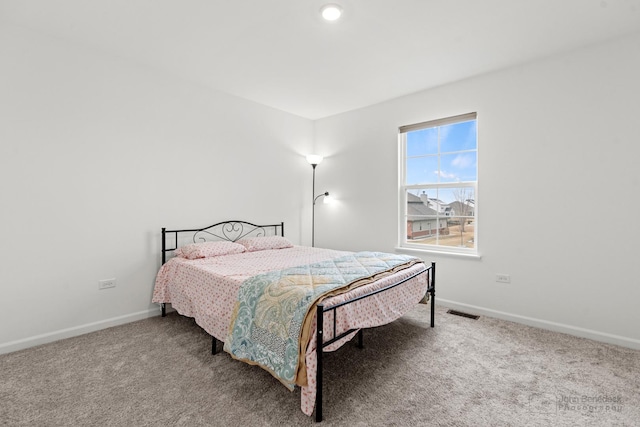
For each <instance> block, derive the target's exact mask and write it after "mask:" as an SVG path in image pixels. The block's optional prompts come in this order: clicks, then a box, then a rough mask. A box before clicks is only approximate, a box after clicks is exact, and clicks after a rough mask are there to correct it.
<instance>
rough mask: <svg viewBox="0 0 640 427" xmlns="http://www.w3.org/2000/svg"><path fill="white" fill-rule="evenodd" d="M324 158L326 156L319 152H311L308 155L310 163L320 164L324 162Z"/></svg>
mask: <svg viewBox="0 0 640 427" xmlns="http://www.w3.org/2000/svg"><path fill="white" fill-rule="evenodd" d="M323 159H324V157H322V156H320V155H318V154H309V155H307V162H309V164H310V165H319V164H320V162H322V160H323Z"/></svg>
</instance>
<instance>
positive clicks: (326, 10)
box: [320, 4, 342, 21]
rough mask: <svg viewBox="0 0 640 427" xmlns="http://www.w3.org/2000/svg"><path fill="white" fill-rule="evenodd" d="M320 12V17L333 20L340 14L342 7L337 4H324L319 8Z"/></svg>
mask: <svg viewBox="0 0 640 427" xmlns="http://www.w3.org/2000/svg"><path fill="white" fill-rule="evenodd" d="M320 13H322V17H323V18H324V19H326V20H327V21H335V20H336V19H338V18H340V15H342V8H341V7H340V6H338V5H337V4H325V5H324V6H322V9H320Z"/></svg>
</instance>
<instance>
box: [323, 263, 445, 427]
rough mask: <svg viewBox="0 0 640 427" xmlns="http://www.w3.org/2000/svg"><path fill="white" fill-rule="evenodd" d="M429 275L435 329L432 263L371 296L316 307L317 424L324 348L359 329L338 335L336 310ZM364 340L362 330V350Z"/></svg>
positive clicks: (434, 281) (433, 271) (434, 286)
mask: <svg viewBox="0 0 640 427" xmlns="http://www.w3.org/2000/svg"><path fill="white" fill-rule="evenodd" d="M425 273H427V274H429V286H428V288H427V293H428V294H429V296H430V300H431V327H432V328H433V327H434V326H435V298H436V263H435V262H432V263H431V267H429V268H427V269H425V270H422V271H420V272H419V273H416V274H414V275H412V276H409V277H407V278H406V279H404V280H402V281H400V282H398V283H394V284H393V285H389V286H386V287H384V288H381V289H378V290H376V291H374V292H371V293H369V294H365V295H361V296H359V297H356V298H353V299H350V300H348V301H344V302H342V303H340V304H336V305H334V306H331V307H329V308H325V307H324V305H323V304H322V303H320V304H317V305H316V356H317V359H318V362H317V365H318V368H317V371H316V402H315V407H316V416H315V419H316V422H320V421H322V355H323V353H324V350H323V349H324V348H325V347H327V346H329V345H331V344H333V343H334V342H336V341H338V340H340V339H342V338H344V337H346V336H347V335H349V334H351V333H353V332H355V331H356V330H357V329H349V330H348V331H345V332H343V333H342V334H340V335H336V318H337V316H336V310H337V309H338V308H340V307H342V306H345V305H347V304H351V303H353V302H355V301H359V300H361V299H364V298H368V297H370V296H373V295H376V294H379V293H381V292H385V291H388V290H389V289H393V288H395V287H396V286H399V285H401V284H403V283H405V282H407V281H409V280H411V279H413V278H415V277H417V276H419V275H421V274H425ZM329 311H333V338H331V339H330V340H328V341H324V334H323V333H324V331H323V329H324V313H326V312H329ZM362 340H363V338H362V329H360V330H358V347H360V348H362V346H363V342H362Z"/></svg>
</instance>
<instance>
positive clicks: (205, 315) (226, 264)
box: [152, 246, 428, 415]
mask: <svg viewBox="0 0 640 427" xmlns="http://www.w3.org/2000/svg"><path fill="white" fill-rule="evenodd" d="M347 253H348V252H343V251H335V250H330V249H320V248H311V247H306V246H294V247H292V248H285V249H275V250H264V251H257V252H245V253H240V254H233V255H224V256H218V257H211V258H203V259H196V260H187V259H184V258H172V259H170V260H169V261H168V262H167V263H165V264H164V265H163V266H162V267H161V268H160V271H159V272H158V275H157V277H156V284H155V289H154V292H153V299H152V301H153V302H155V303H171V306H172V307H173V308H174V309H175V310H176V311H177V312H178V313H180V314H182V315H184V316H188V317H193V318H194V319H195V321H196V323H197V324H198V325H199V326H200V327H202V328H203V329H204V330H205V331H207V332H208V333H209V334H210V335H213V336H214V337H216V338H217V339H219V340H220V341H224V340H225V339H226V337H227V334H228V331H229V324H230V322H231V313H232V310H233V307H234V305H235V302H236V295H237V293H238V289H239V288H240V285H241V284H242V282H243V281H244V280H246V279H248V278H249V277H251V276H254V275H256V274H260V273H265V272H267V271H273V270H280V269H284V268H288V267H295V266H299V265H305V264H311V263H314V262H318V261H324V260H328V259H332V258H336V257H339V256H342V255H345V254H347ZM424 269H425V265H424V264H423V263H418V264H415V265H414V266H412V267H410V268H408V269H405V270H402V271H399V272H397V273H395V274H393V275H390V276H387V277H384V278H382V279H380V280H377V281H375V282H373V283H371V284H368V285H365V286H361V287H359V288H356V289H353V290H351V291H349V292H348V293H345V294H341V295H336V296H333V297H330V298H327V299H325V300H324V301H323V303H324V305H325V307H330V306H332V305H335V304H338V303H340V302H342V301H346V300H348V299H351V298H353V297H355V296H358V295H362V294H364V293H368V292H370V291H371V290H374V289H379V288H382V287H385V286H388V285H390V284H393V283H395V282H397V281H398V280H402V279H404V278H407V277H409V276H411V275H412V274H413V273H416V272H418V271H420V270H424ZM427 286H428V276H427V274H421V275H419V276H418V277H416V278H414V279H411V280H410V281H408V282H407V283H406V284H404V285H403V286H397V287H395V288H393V289H390V290H388V291H385V292H383V293H380V294H377V295H374V296H372V297H369V298H365V299H362V300H359V301H356V302H354V303H351V304H348V305H346V306H343V307H340V308H339V309H338V322H337V330H336V332H337V334H340V333H342V332H344V331H347V330H349V329H356V328H368V327H374V326H380V325H384V324H387V323H390V322H392V321H394V320H396V319H398V318H399V317H401V316H402V315H403V314H405V313H406V312H407V311H408V310H409V309H411V308H412V307H413V306H415V304H417V303H418V302H419V301H420V299H422V297H423V296H424V294H425V292H426V289H427ZM313 316H314V320H313V327H312V328H313V329H312V331H311V337H312V338H311V340H310V342H309V345H308V346H307V351H306V355H305V362H306V372H307V384H306V385H303V386H302V387H301V390H302V393H301V409H302V411H303V412H304V413H305V414H307V415H311V414H312V413H313V408H314V404H315V396H316V382H315V376H316V369H317V363H316V362H317V360H316V342H315V330H316V328H315V323H316V322H315V311H314V313H313ZM323 323H324V330H325V334H324V336H325V339H326V340H329V339H331V338H332V337H333V312H329V313H325V317H324V322H323ZM354 334H355V332H354V333H353V334H351V335H350V336H348V337H345V338H343V339H341V340H339V341H337V342H335V343H333V344H332V345H331V346H329V347H327V348H325V351H333V350H336V349H338V348H339V347H341V346H342V345H343V344H344V343H345V342H347V341H349V340H350V339H351V338H353V335H354Z"/></svg>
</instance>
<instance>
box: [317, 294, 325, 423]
mask: <svg viewBox="0 0 640 427" xmlns="http://www.w3.org/2000/svg"><path fill="white" fill-rule="evenodd" d="M323 315H324V305H323V304H318V305H317V306H316V356H317V359H318V360H317V362H316V363H317V365H318V367H317V369H316V422H317V423H319V422H320V421H322V344H323V342H324V339H323V338H322V328H323V325H324V318H323Z"/></svg>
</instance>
